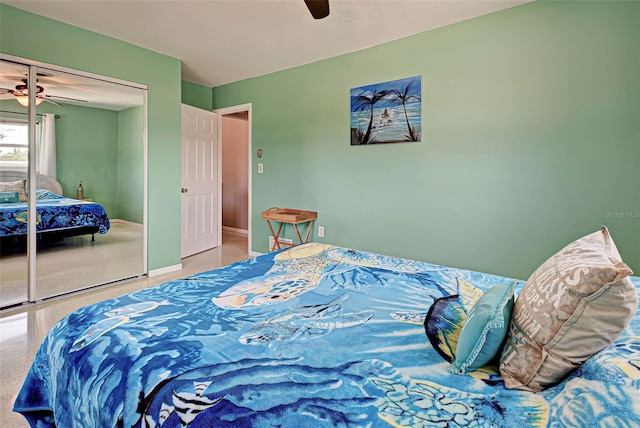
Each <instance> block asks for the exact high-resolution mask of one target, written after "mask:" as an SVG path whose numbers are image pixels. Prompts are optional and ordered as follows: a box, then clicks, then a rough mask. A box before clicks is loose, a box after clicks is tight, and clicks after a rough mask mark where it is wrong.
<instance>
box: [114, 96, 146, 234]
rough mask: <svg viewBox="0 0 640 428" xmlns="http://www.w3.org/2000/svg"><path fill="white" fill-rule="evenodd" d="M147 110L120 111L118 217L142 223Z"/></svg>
mask: <svg viewBox="0 0 640 428" xmlns="http://www.w3.org/2000/svg"><path fill="white" fill-rule="evenodd" d="M143 115H144V110H143V107H142V106H140V107H132V108H128V109H126V110H122V111H121V112H119V113H118V162H117V165H118V184H117V195H118V208H119V210H118V218H120V219H122V220H127V221H132V222H134V223H142V222H143V218H144V211H143V209H144V204H143V201H144V193H143V190H144V144H143V141H142V136H143V135H144V129H143V123H144V116H143Z"/></svg>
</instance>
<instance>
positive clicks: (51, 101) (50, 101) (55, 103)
mask: <svg viewBox="0 0 640 428" xmlns="http://www.w3.org/2000/svg"><path fill="white" fill-rule="evenodd" d="M38 98H40V99H41V100H42V101H46V102H48V103H51V104H53V105H56V106H58V107H63V106H62V104H60V103H57V102H55V101H53V100H50V99H49V98H47V97H38Z"/></svg>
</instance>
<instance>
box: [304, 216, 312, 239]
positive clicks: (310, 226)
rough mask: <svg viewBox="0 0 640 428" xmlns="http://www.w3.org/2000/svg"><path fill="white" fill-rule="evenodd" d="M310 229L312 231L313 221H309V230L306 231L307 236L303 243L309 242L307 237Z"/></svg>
mask: <svg viewBox="0 0 640 428" xmlns="http://www.w3.org/2000/svg"><path fill="white" fill-rule="evenodd" d="M311 229H313V220H311V221H309V228H308V229H307V235H306V236H305V237H304V242H309V235H310V234H311Z"/></svg>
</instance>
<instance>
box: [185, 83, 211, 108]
mask: <svg viewBox="0 0 640 428" xmlns="http://www.w3.org/2000/svg"><path fill="white" fill-rule="evenodd" d="M212 97H213V91H212V89H211V88H208V87H206V86H203V85H199V84H197V83H192V82H187V81H186V80H183V81H182V103H183V104H187V105H190V106H193V107H197V108H201V109H203V110H209V111H211V108H212V107H211V106H212V105H213V98H212Z"/></svg>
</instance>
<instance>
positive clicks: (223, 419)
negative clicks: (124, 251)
mask: <svg viewBox="0 0 640 428" xmlns="http://www.w3.org/2000/svg"><path fill="white" fill-rule="evenodd" d="M504 283H512V284H514V285H517V290H519V289H520V288H521V287H522V283H521V282H520V283H517V282H513V280H512V279H510V278H504V277H499V276H495V275H489V274H484V273H480V272H474V271H469V270H463V269H456V268H450V267H445V266H439V265H433V264H429V263H425V262H419V261H413V260H407V259H401V258H395V257H390V256H384V255H380V254H375V253H370V252H364V251H357V250H353V249H348V248H342V247H337V246H331V245H327V244H318V243H307V244H302V245H299V246H295V247H292V248H287V249H285V250H281V251H278V252H274V253H269V254H266V255H261V256H258V257H256V258H252V259H249V260H246V261H242V262H238V263H235V264H232V265H229V266H226V267H223V268H220V269H215V270H212V271H208V272H203V273H200V274H197V275H194V276H190V277H186V278H183V279H179V280H174V281H170V282H167V283H164V284H162V285H159V286H157V287H153V288H148V289H143V290H140V291H137V292H134V293H132V294H129V295H125V296H122V297H119V298H115V299H111V300H107V301H104V302H101V303H98V304H94V305H91V306H87V307H85V308H82V309H80V310H78V311H76V312H73V313H72V314H70V315H68V316H67V317H65V318H64V319H63V320H62V321H60V323H59V324H57V325H56V326H55V327H54V328H53V329H52V330H51V332H50V333H49V334H48V336H47V337H46V339H45V340H44V342H43V343H42V345H41V347H40V349H39V351H38V353H37V355H36V357H35V360H34V362H33V365H32V367H31V369H30V371H29V373H28V375H27V378H26V380H25V383H24V386H23V387H22V390H21V391H20V393H19V394H18V396H17V399H16V401H15V406H14V411H17V412H20V413H22V414H23V415H24V416H25V417H26V418H27V420H28V421H29V422H30V424H31V426H33V427H36V426H38V427H43V426H56V425H57V426H59V427H87V426H100V427H184V426H191V427H249V426H251V427H267V426H287V427H288V426H298V427H316V426H327V427H335V426H354V427H356V426H357V427H362V426H370V427H378V426H380V427H382V426H386V427H388V426H393V427H400V426H402V427H423V426H441V427H449V426H487V427H496V426H504V427H519V426H532V427H545V426H550V427H559V426H563V427H566V426H576V427H587V426H594V425H597V424H600V423H605V424H606V425H607V426H616V427H625V426H626V427H631V426H638V425H639V424H640V404H639V403H638V400H637V397H638V396H640V368H639V367H640V315H638V314H637V313H634V316H633V319H632V320H631V322H630V324H629V325H628V326H627V327H626V328H625V329H624V331H622V333H621V334H620V336H619V337H618V338H617V340H615V342H614V343H613V344H612V345H611V346H608V347H607V348H606V349H604V350H603V351H602V352H600V353H598V354H597V355H595V356H594V357H593V358H590V359H589V360H588V361H587V362H585V363H584V364H582V365H581V366H580V367H579V368H577V369H575V370H574V371H572V372H571V373H570V374H569V376H568V377H567V378H566V379H564V380H563V381H562V382H561V383H560V384H558V385H556V386H554V387H550V388H547V389H545V390H544V391H542V392H527V391H522V390H517V389H507V388H505V386H504V382H503V381H502V379H501V377H500V373H499V371H498V368H497V366H496V365H495V363H494V362H492V363H491V364H488V365H486V366H484V367H482V369H480V370H476V371H473V372H467V373H465V374H463V375H460V374H454V373H452V372H451V370H450V368H451V359H452V355H454V353H455V347H456V340H457V339H456V337H457V335H458V334H459V333H460V328H461V325H462V324H463V323H464V321H465V319H464V318H465V316H466V314H467V312H468V311H469V309H468V308H469V305H471V304H472V303H473V302H474V301H477V299H478V296H480V295H482V294H483V292H485V291H487V290H489V289H491V288H492V287H494V286H497V285H500V284H504ZM631 284H633V287H634V293H637V292H638V290H639V289H640V278H638V277H631ZM517 290H516V292H517Z"/></svg>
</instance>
